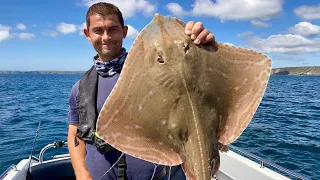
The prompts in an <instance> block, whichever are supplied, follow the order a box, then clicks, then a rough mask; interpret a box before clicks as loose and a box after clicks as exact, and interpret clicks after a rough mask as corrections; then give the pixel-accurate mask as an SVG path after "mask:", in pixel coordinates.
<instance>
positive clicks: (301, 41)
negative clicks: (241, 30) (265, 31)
mask: <svg viewBox="0 0 320 180" xmlns="http://www.w3.org/2000/svg"><path fill="white" fill-rule="evenodd" d="M249 45H250V46H251V47H252V48H254V49H256V50H258V51H262V52H265V53H287V54H302V53H314V52H320V38H317V39H313V40H309V39H306V38H305V37H303V36H301V35H292V34H285V35H281V34H278V35H272V36H269V37H268V38H267V39H262V38H258V37H255V38H252V39H251V40H249Z"/></svg>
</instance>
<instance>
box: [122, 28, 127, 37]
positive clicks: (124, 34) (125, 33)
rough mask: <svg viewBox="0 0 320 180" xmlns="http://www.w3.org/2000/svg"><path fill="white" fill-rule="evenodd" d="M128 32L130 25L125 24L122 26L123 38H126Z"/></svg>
mask: <svg viewBox="0 0 320 180" xmlns="http://www.w3.org/2000/svg"><path fill="white" fill-rule="evenodd" d="M127 34H128V26H123V28H122V35H123V38H126V37H127Z"/></svg>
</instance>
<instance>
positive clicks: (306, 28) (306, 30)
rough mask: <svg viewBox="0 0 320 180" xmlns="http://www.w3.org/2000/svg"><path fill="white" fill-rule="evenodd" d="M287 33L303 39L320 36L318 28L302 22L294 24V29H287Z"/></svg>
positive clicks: (319, 28)
mask: <svg viewBox="0 0 320 180" xmlns="http://www.w3.org/2000/svg"><path fill="white" fill-rule="evenodd" d="M289 31H290V32H291V33H293V34H298V35H302V36H305V37H313V36H316V35H318V34H320V26H317V25H313V24H311V23H310V22H306V21H303V22H300V23H298V24H296V25H295V26H294V27H291V28H289Z"/></svg>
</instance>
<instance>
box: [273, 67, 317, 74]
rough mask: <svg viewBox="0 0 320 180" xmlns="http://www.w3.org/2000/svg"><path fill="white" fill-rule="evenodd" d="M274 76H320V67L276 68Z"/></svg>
mask: <svg viewBox="0 0 320 180" xmlns="http://www.w3.org/2000/svg"><path fill="white" fill-rule="evenodd" d="M271 74H272V75H291V76H320V66H301V67H284V68H274V69H272V71H271Z"/></svg>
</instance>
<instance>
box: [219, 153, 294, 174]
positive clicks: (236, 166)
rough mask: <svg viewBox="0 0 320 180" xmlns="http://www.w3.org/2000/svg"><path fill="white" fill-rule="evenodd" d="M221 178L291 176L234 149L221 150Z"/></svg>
mask: <svg viewBox="0 0 320 180" xmlns="http://www.w3.org/2000/svg"><path fill="white" fill-rule="evenodd" d="M217 177H218V179H219V180H240V179H241V180H242V179H246V180H257V179H259V180H275V179H276V180H289V178H287V177H285V176H283V175H281V174H279V173H277V172H275V171H272V170H270V169H268V168H266V167H264V168H260V164H258V163H256V162H253V161H251V160H250V159H247V158H245V157H243V156H241V155H239V154H236V153H235V152H233V151H228V152H227V153H221V152H220V169H219V172H218V173H217Z"/></svg>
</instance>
